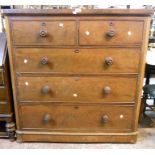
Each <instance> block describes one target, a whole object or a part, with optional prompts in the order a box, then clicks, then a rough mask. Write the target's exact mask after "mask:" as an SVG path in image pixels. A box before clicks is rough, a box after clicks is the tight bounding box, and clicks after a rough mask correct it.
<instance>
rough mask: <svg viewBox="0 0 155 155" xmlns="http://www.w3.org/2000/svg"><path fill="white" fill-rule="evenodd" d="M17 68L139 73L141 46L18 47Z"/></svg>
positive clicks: (39, 71)
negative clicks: (101, 47) (94, 47)
mask: <svg viewBox="0 0 155 155" xmlns="http://www.w3.org/2000/svg"><path fill="white" fill-rule="evenodd" d="M15 56H16V59H15V63H16V71H17V72H23V73H36V72H37V73H53V74H56V73H81V74H83V73H89V74H93V73H97V74H99V73H102V74H103V73H138V72H139V70H138V69H139V60H140V49H139V48H103V49H98V48H97V49H78V50H77V49H53V48H17V49H16V51H15Z"/></svg>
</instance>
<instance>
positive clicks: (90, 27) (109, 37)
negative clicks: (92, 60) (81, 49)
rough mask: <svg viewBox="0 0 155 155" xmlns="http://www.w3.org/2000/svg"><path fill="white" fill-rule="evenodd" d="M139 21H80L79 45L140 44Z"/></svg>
mask: <svg viewBox="0 0 155 155" xmlns="http://www.w3.org/2000/svg"><path fill="white" fill-rule="evenodd" d="M142 32H143V22H140V21H123V20H122V21H108V20H107V21H80V28H79V33H80V34H79V41H80V45H115V44H122V45H123V44H140V43H141V42H142V35H143V33H142Z"/></svg>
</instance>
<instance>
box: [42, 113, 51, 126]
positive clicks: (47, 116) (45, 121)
mask: <svg viewBox="0 0 155 155" xmlns="http://www.w3.org/2000/svg"><path fill="white" fill-rule="evenodd" d="M49 121H50V115H49V114H45V116H44V118H43V122H44V123H45V124H47V123H49Z"/></svg>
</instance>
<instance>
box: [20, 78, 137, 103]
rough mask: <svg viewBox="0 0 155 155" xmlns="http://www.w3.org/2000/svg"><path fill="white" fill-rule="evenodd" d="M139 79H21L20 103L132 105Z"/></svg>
mask: <svg viewBox="0 0 155 155" xmlns="http://www.w3.org/2000/svg"><path fill="white" fill-rule="evenodd" d="M136 80H137V79H136V78H134V77H131V78H127V77H110V76H105V77H102V76H98V77H90V76H88V77H19V78H18V93H19V99H20V101H76V102H77V101H85V102H89V103H91V102H93V103H94V102H102V103H103V102H132V101H134V100H135V93H136Z"/></svg>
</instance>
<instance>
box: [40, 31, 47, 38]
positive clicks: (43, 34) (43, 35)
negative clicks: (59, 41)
mask: <svg viewBox="0 0 155 155" xmlns="http://www.w3.org/2000/svg"><path fill="white" fill-rule="evenodd" d="M39 35H40V36H41V37H46V36H47V31H46V30H40V32H39Z"/></svg>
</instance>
